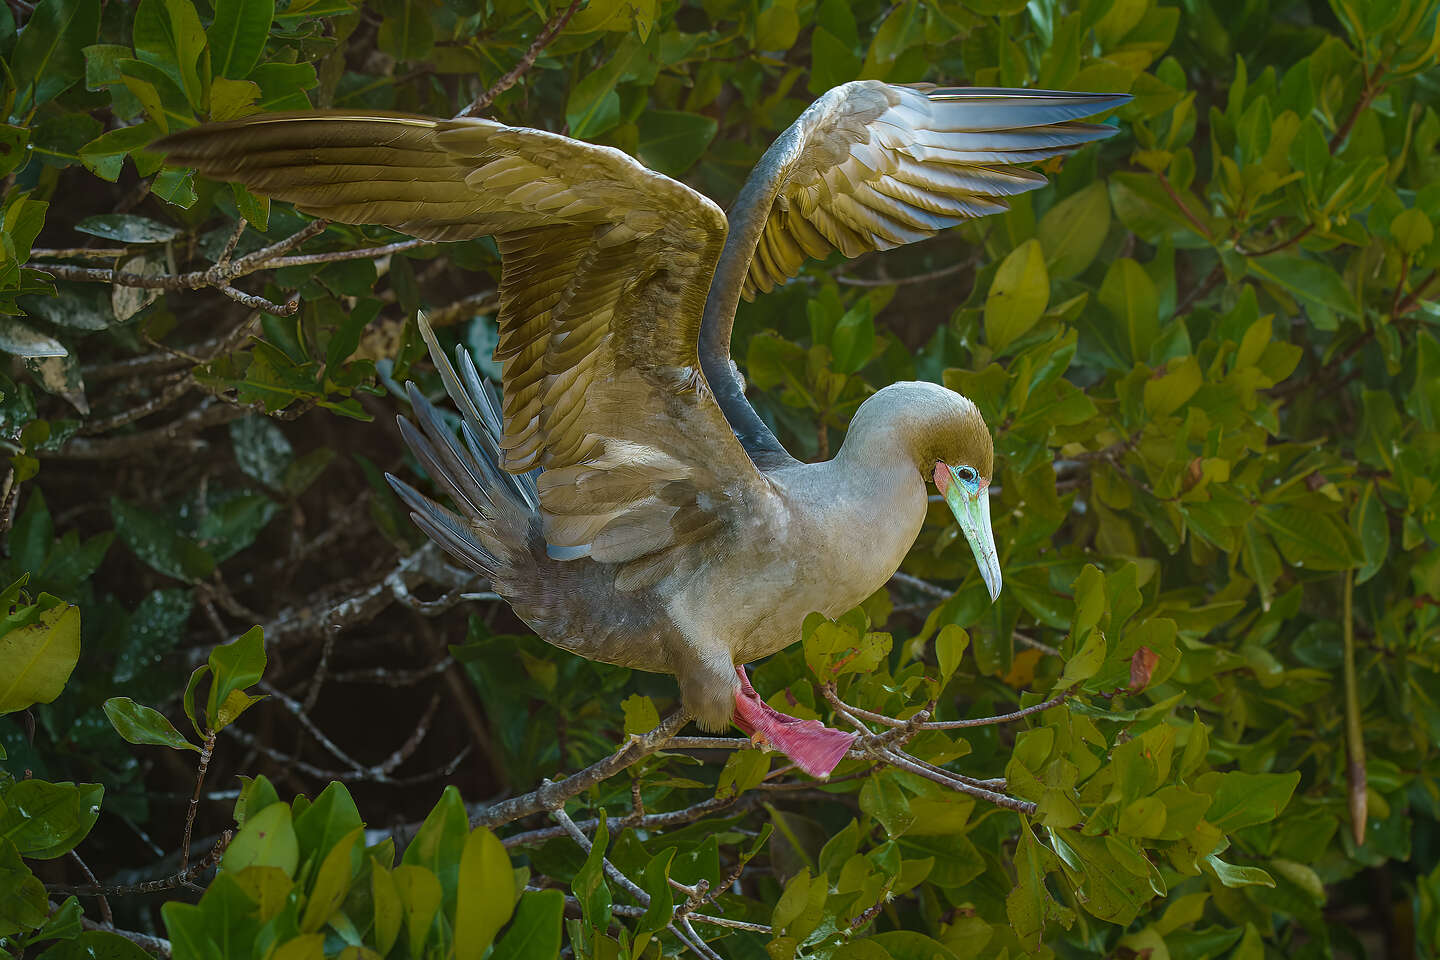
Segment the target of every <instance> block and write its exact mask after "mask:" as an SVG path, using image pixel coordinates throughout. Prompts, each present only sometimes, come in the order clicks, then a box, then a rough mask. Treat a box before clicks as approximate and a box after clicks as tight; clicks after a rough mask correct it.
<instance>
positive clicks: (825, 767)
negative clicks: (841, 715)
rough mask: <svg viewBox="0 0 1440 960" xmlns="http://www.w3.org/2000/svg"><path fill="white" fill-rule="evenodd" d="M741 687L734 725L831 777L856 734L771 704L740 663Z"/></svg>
mask: <svg viewBox="0 0 1440 960" xmlns="http://www.w3.org/2000/svg"><path fill="white" fill-rule="evenodd" d="M735 673H736V674H737V675H738V676H739V677H740V689H739V690H737V691H736V693H735V726H737V727H739V728H740V729H741V730H743V731H745V732H746V733H748V734H749V735H750V739H751V740H753V741H755V742H756V743H757V744H764V745H768V746H770V747H772V748H773V749H775V750H779V751H780V752H781V753H783V754H785V755H786V756H787V757H789V758H790V759H791V760H794V761H795V765H796V766H797V767H799V768H800V769H801V770H804V771H805V772H806V773H808V774H810V776H812V777H828V776H829V775H830V771H831V770H834V769H835V765H836V764H837V763H839V762H840V761H841V759H842V758H844V756H845V753H846V751H848V750H849V749H850V745H851V744H852V743H854V742H855V734H853V733H843V732H841V731H839V730H832V729H830V728H829V727H827V726H825V725H824V724H823V723H821V722H820V721H819V720H801V719H800V718H799V717H792V716H790V715H789V714H785V713H781V712H780V711H779V710H776V709H775V708H774V707H772V706H770V705H769V704H768V703H766V702H765V701H764V700H761V699H760V695H759V694H758V693H756V692H755V688H754V687H752V686H750V677H749V676H747V675H746V673H745V668H744V667H739V666H737V667H736V668H735Z"/></svg>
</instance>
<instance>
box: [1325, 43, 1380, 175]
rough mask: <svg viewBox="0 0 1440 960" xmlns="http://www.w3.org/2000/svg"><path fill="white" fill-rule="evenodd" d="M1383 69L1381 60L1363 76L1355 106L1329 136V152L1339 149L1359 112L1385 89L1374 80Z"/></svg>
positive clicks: (1358, 117) (1358, 116)
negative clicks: (1331, 135)
mask: <svg viewBox="0 0 1440 960" xmlns="http://www.w3.org/2000/svg"><path fill="white" fill-rule="evenodd" d="M1384 70H1385V63H1384V61H1382V62H1380V63H1377V64H1375V71H1374V72H1373V73H1371V74H1370V75H1369V76H1367V77H1366V78H1365V86H1364V89H1362V90H1361V91H1360V99H1359V100H1357V101H1355V108H1354V109H1353V110H1351V111H1350V115H1349V116H1348V117H1346V118H1345V122H1344V123H1342V124H1340V127H1339V129H1337V130H1336V131H1335V135H1334V136H1333V137H1331V138H1330V152H1331V153H1334V152H1335V151H1336V150H1338V149H1340V145H1341V144H1342V143H1344V142H1345V138H1346V137H1348V136H1350V128H1351V127H1353V126H1355V121H1356V120H1358V119H1360V114H1361V113H1362V112H1363V111H1364V110H1365V108H1366V107H1368V106H1370V103H1371V101H1373V100H1374V99H1375V98H1376V97H1378V96H1380V94H1381V93H1382V92H1383V91H1384V90H1385V84H1383V83H1377V82H1376V81H1378V80H1379V79H1380V74H1381V73H1382V72H1384Z"/></svg>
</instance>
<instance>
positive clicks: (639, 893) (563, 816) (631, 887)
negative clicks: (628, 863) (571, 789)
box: [542, 780, 650, 907]
mask: <svg viewBox="0 0 1440 960" xmlns="http://www.w3.org/2000/svg"><path fill="white" fill-rule="evenodd" d="M543 784H550V781H549V780H546V781H544V782H543ZM543 784H542V786H543ZM551 785H552V786H553V784H551ZM550 816H552V817H554V818H555V822H556V823H558V824H560V827H561V828H562V829H563V830H564V831H565V833H566V834H568V835H569V837H570V839H571V840H574V841H575V843H576V844H577V845H579V847H580V849H581V850H584V851H585V855H586V856H587V857H588V856H589V855H590V850H591V848H592V847H594V844H593V843H591V842H590V838H589V837H587V836H585V834H584V833H582V832H581V830H580V828H579V827H577V826H575V821H574V820H571V819H570V814H568V813H566V812H565V808H564V807H556V808H555V809H553V810H551V811H550ZM600 865H601V866H602V867H604V868H605V876H607V877H609V878H610V879H611V880H613V881H614V882H615V884H616V885H617V886H619V887H620V888H621V889H623V890H624V891H625V892H626V893H628V894H630V896H632V897H634V898H635V902H636V903H638V904H640V906H642V907H648V906H650V894H648V893H646V892H645V891H644V890H641V889H640V885H639V884H637V883H636V882H635V881H633V880H631V879H630V878H629V877H627V876H625V874H623V873H621V872H620V868H619V867H617V866H615V864H613V863H611V862H610V858H609V857H607V856H605V855H604V853H603V852H602V853H601V856H600Z"/></svg>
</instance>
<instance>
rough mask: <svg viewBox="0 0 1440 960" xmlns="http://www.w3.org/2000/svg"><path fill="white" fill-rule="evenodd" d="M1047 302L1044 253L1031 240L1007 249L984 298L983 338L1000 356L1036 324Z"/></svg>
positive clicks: (1048, 283) (1046, 274) (1048, 297)
mask: <svg viewBox="0 0 1440 960" xmlns="http://www.w3.org/2000/svg"><path fill="white" fill-rule="evenodd" d="M1049 302H1050V275H1049V274H1048V273H1047V272H1046V270H1045V252H1044V248H1043V247H1041V245H1040V241H1039V240H1037V239H1035V238H1033V237H1032V238H1031V239H1029V240H1026V241H1025V242H1024V243H1022V244H1020V246H1018V247H1016V248H1015V249H1014V250H1011V251H1010V253H1009V254H1008V255H1007V256H1006V257H1005V259H1004V260H1002V261H1001V262H1000V268H999V269H998V270H996V271H995V279H994V280H992V281H991V282H990V292H989V293H988V294H987V295H986V297H985V339H986V341H987V342H988V343H989V344H990V347H991V349H993V350H994V351H995V352H996V353H1001V352H1003V351H1004V350H1005V348H1006V347H1007V346H1009V345H1010V344H1011V343H1014V342H1015V341H1016V340H1018V339H1019V338H1020V337H1022V336H1024V335H1025V334H1026V333H1028V332H1029V330H1030V328H1031V327H1033V326H1035V324H1037V323H1039V322H1040V317H1041V316H1042V315H1043V314H1044V313H1045V305H1046V304H1047V303H1049Z"/></svg>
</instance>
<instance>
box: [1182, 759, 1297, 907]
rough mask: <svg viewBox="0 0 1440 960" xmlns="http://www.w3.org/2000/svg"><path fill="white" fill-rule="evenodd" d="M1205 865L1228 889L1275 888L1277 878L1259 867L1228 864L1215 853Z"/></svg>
mask: <svg viewBox="0 0 1440 960" xmlns="http://www.w3.org/2000/svg"><path fill="white" fill-rule="evenodd" d="M1297 776H1298V774H1297ZM1205 863H1206V864H1208V865H1209V867H1210V869H1211V870H1212V871H1213V872H1214V873H1215V878H1216V879H1217V880H1219V881H1220V882H1221V883H1222V884H1224V885H1225V886H1227V887H1273V886H1275V878H1274V877H1272V876H1270V874H1268V873H1266V872H1265V871H1264V870H1262V869H1260V868H1259V867H1242V866H1237V865H1235V864H1233V863H1226V862H1225V861H1224V860H1221V859H1220V858H1219V857H1217V856H1215V855H1214V854H1213V853H1212V854H1211V855H1209V856H1208V857H1206V858H1205Z"/></svg>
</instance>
